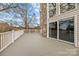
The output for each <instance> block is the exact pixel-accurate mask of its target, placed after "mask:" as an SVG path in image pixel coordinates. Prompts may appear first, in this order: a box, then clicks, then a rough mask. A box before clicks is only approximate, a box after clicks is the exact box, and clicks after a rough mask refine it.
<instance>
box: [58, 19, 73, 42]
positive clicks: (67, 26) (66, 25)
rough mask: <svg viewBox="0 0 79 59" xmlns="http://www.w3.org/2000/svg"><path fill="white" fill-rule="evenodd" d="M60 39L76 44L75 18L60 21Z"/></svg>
mask: <svg viewBox="0 0 79 59" xmlns="http://www.w3.org/2000/svg"><path fill="white" fill-rule="evenodd" d="M59 39H60V40H64V41H68V42H74V18H71V19H67V20H64V21H63V20H61V21H59Z"/></svg>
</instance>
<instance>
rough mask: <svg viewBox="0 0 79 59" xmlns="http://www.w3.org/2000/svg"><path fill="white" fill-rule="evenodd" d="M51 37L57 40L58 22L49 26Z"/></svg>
mask: <svg viewBox="0 0 79 59" xmlns="http://www.w3.org/2000/svg"><path fill="white" fill-rule="evenodd" d="M49 37H52V38H57V22H52V23H50V24H49Z"/></svg>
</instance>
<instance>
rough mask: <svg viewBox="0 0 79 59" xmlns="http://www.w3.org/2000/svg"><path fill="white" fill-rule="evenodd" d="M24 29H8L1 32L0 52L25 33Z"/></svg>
mask: <svg viewBox="0 0 79 59" xmlns="http://www.w3.org/2000/svg"><path fill="white" fill-rule="evenodd" d="M23 33H24V30H18V31H14V30H12V31H8V32H4V33H0V52H1V51H3V50H4V49H5V48H6V47H8V46H9V45H10V44H11V43H12V42H14V41H15V40H16V39H18V38H19V37H20V36H21V35H23Z"/></svg>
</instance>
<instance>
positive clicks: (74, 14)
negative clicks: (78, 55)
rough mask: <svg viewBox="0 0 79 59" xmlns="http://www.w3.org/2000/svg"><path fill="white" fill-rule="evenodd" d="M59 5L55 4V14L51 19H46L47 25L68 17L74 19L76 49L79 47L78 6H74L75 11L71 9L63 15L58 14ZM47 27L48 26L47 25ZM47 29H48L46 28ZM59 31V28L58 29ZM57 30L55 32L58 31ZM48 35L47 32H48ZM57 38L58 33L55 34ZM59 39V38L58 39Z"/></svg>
mask: <svg viewBox="0 0 79 59" xmlns="http://www.w3.org/2000/svg"><path fill="white" fill-rule="evenodd" d="M59 5H60V4H57V14H56V15H54V16H53V17H51V18H48V23H50V22H55V21H57V22H58V23H59V20H61V19H63V20H64V19H66V18H70V17H74V28H75V29H74V37H75V38H74V41H75V42H74V43H75V46H76V47H79V5H78V4H75V7H76V8H75V9H72V10H70V11H66V12H64V13H60V6H59ZM48 26H49V24H48ZM48 29H49V28H48ZM58 30H59V28H58ZM58 30H57V31H58ZM48 33H49V31H48ZM58 36H59V32H58V33H57V37H58ZM58 39H59V37H58Z"/></svg>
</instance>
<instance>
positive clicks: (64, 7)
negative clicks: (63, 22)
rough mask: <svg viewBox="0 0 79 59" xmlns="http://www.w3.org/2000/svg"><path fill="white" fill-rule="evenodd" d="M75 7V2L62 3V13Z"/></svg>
mask: <svg viewBox="0 0 79 59" xmlns="http://www.w3.org/2000/svg"><path fill="white" fill-rule="evenodd" d="M74 8H75V3H60V13H64V12H66V11H70V10H72V9H74Z"/></svg>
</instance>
